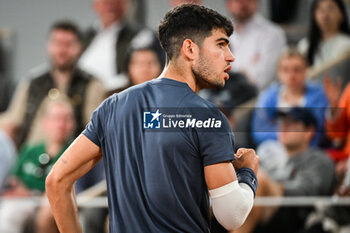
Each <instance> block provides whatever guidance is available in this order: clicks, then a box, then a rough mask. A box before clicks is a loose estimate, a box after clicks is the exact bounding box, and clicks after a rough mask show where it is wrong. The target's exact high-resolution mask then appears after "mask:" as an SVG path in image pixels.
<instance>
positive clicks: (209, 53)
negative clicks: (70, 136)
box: [46, 4, 259, 233]
mask: <svg viewBox="0 0 350 233" xmlns="http://www.w3.org/2000/svg"><path fill="white" fill-rule="evenodd" d="M232 32H233V26H232V23H231V21H229V20H228V19H227V18H225V17H223V16H222V15H220V14H219V13H217V12H216V11H213V10H211V9H208V8H206V7H203V6H198V5H191V4H189V5H181V6H178V7H176V8H173V9H172V10H170V11H169V12H168V13H167V14H166V15H165V17H164V19H163V20H162V22H161V23H160V25H159V39H160V42H161V44H162V47H163V48H164V50H165V52H166V54H167V58H168V62H167V66H166V68H165V69H164V71H163V73H162V75H161V77H159V78H157V79H154V80H152V81H149V82H146V83H143V84H141V85H137V86H134V87H131V88H129V89H127V90H125V91H123V92H121V93H118V94H115V95H113V96H111V97H109V98H108V99H106V100H105V101H104V102H103V103H102V104H101V105H100V106H99V107H98V108H97V109H96V111H95V112H94V113H93V115H92V117H91V121H90V123H89V124H88V125H87V126H86V129H85V130H84V131H83V132H82V134H81V135H80V136H79V137H78V138H77V139H76V140H75V141H74V142H73V144H72V145H71V146H70V147H69V148H68V149H67V150H66V152H65V153H64V154H63V155H62V156H61V158H60V159H59V160H58V161H57V163H56V164H55V166H54V167H53V169H52V171H51V173H50V175H49V176H48V178H47V180H46V190H47V196H48V198H49V201H50V204H51V207H52V210H53V214H54V217H55V220H56V222H57V225H58V228H59V230H60V232H61V233H77V232H81V227H80V224H79V221H78V210H77V205H76V200H75V196H74V190H73V184H74V182H75V181H76V180H77V179H79V178H80V177H81V176H82V175H84V174H85V173H86V172H88V171H89V170H90V169H91V168H92V167H93V166H94V165H95V164H96V163H97V162H98V161H99V160H100V159H101V158H103V161H104V165H105V170H106V179H107V192H108V205H109V215H110V232H113V233H115V232H123V233H124V232H133V233H137V232H142V233H144V232H152V233H155V232H159V233H165V232H196V233H198V232H210V226H209V197H210V198H211V205H212V208H213V213H214V215H215V217H216V218H217V220H218V221H219V223H221V224H222V225H223V226H224V227H225V228H226V229H228V230H233V229H236V228H238V227H239V226H241V225H242V224H243V222H244V221H245V219H246V217H247V215H248V214H249V212H250V210H251V208H252V206H253V200H254V196H255V190H256V188H257V178H256V173H257V169H258V160H259V158H258V156H256V154H255V152H254V150H251V149H239V150H238V151H237V154H236V155H235V154H234V137H233V133H232V131H231V128H230V126H229V123H228V121H227V119H226V118H225V116H224V115H223V114H222V113H221V112H220V111H219V110H218V109H217V108H216V107H215V106H214V105H213V104H211V103H209V102H207V101H205V100H203V99H202V98H200V97H199V96H198V95H197V94H196V93H197V92H198V91H199V90H200V89H202V88H218V87H223V86H224V84H225V81H226V80H227V79H228V77H229V76H228V74H227V72H228V71H229V70H230V68H231V67H230V63H231V62H233V61H234V57H233V55H232V54H231V52H230V50H229V46H228V43H229V36H230V35H231V34H232ZM242 91H244V90H242Z"/></svg>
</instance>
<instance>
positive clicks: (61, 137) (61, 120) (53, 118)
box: [43, 102, 75, 143]
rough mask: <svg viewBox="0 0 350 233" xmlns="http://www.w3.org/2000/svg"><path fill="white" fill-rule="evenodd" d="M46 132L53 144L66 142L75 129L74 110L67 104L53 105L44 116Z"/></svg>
mask: <svg viewBox="0 0 350 233" xmlns="http://www.w3.org/2000/svg"><path fill="white" fill-rule="evenodd" d="M43 123H44V125H43V126H44V130H45V132H46V136H47V137H48V139H50V140H51V141H52V142H60V143H62V142H65V141H66V140H67V139H69V137H70V136H72V134H73V132H74V128H75V121H74V114H73V108H72V107H71V106H69V105H68V104H66V103H59V102H58V103H53V104H52V105H50V106H49V107H48V109H47V111H46V113H45V115H44V121H43Z"/></svg>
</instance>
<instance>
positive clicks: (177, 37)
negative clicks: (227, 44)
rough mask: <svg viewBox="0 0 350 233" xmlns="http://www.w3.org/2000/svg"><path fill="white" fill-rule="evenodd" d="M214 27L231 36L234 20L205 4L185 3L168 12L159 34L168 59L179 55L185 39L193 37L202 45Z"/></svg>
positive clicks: (161, 23)
mask: <svg viewBox="0 0 350 233" xmlns="http://www.w3.org/2000/svg"><path fill="white" fill-rule="evenodd" d="M213 29H222V30H224V31H225V33H226V34H227V36H230V35H231V34H232V32H233V25H232V21H231V20H229V19H228V18H226V17H224V16H222V15H221V14H219V13H218V12H216V11H214V10H212V9H209V8H206V7H204V6H198V5H194V4H183V5H180V6H177V7H175V8H173V9H171V10H170V11H168V12H167V13H166V15H165V16H164V19H163V20H162V21H161V22H160V24H159V28H158V36H159V40H160V43H161V45H162V47H163V49H164V50H165V52H166V54H167V57H168V60H171V59H172V58H173V57H177V56H178V55H179V51H180V48H181V46H182V43H183V41H184V40H185V39H191V40H192V41H193V42H195V43H197V44H198V45H199V46H200V45H201V44H202V42H203V41H204V39H205V38H206V37H208V36H210V35H211V33H212V30H213Z"/></svg>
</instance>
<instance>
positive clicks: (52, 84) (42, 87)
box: [0, 21, 105, 147]
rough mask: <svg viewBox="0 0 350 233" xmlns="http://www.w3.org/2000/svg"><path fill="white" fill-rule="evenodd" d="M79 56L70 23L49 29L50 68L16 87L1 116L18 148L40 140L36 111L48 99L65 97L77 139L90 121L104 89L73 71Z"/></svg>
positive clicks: (76, 37) (77, 40) (75, 33)
mask: <svg viewBox="0 0 350 233" xmlns="http://www.w3.org/2000/svg"><path fill="white" fill-rule="evenodd" d="M80 52H81V44H80V33H79V30H78V28H77V27H76V26H75V24H73V23H72V22H70V21H59V22H56V23H55V24H54V25H53V26H52V27H51V29H50V33H49V38H48V43H47V53H48V58H49V66H48V67H45V69H44V70H40V71H39V72H36V73H35V74H32V75H31V76H32V77H31V79H30V80H25V81H22V82H21V83H20V84H19V86H18V87H17V90H16V93H15V95H14V97H13V99H12V102H11V105H10V107H9V109H8V110H7V111H6V112H5V113H4V115H2V116H1V118H0V119H1V121H0V122H1V123H2V125H5V124H7V125H13V126H14V127H15V128H17V129H18V133H17V134H16V142H17V146H18V147H20V146H21V145H22V144H23V143H24V142H33V141H38V140H39V139H42V137H43V136H42V132H40V130H38V129H39V127H38V124H37V119H38V109H39V107H40V105H41V103H42V101H43V100H44V99H45V98H46V97H47V96H50V97H55V96H57V95H59V94H60V93H61V94H65V95H67V96H68V97H69V98H70V100H71V102H72V104H73V106H74V113H75V114H74V115H75V120H76V122H77V127H76V132H75V135H78V134H79V133H80V132H81V131H82V129H84V127H85V124H86V123H87V122H88V121H89V120H90V115H91V113H92V112H93V110H94V109H95V108H96V107H97V106H98V105H99V104H100V103H101V102H102V100H103V99H104V95H105V91H104V88H103V85H102V84H101V83H100V82H99V81H98V80H96V79H94V78H93V77H92V76H91V75H90V74H88V73H86V72H84V71H82V70H81V69H78V68H76V63H77V60H78V57H79V55H80Z"/></svg>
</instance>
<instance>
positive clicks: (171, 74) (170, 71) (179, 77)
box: [161, 61, 200, 93]
mask: <svg viewBox="0 0 350 233" xmlns="http://www.w3.org/2000/svg"><path fill="white" fill-rule="evenodd" d="M179 67H182V68H183V69H180V68H179ZM184 67H185V66H182V65H181V64H179V63H178V62H174V61H170V62H169V64H168V65H167V66H166V67H165V69H164V71H163V73H162V74H161V76H162V77H165V78H169V79H173V80H176V81H179V82H183V83H187V85H188V86H189V87H190V88H191V89H192V91H193V92H195V93H197V92H198V91H199V90H200V87H199V86H198V84H197V83H196V79H195V77H194V76H193V74H192V72H191V71H190V70H188V69H186V68H184Z"/></svg>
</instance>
